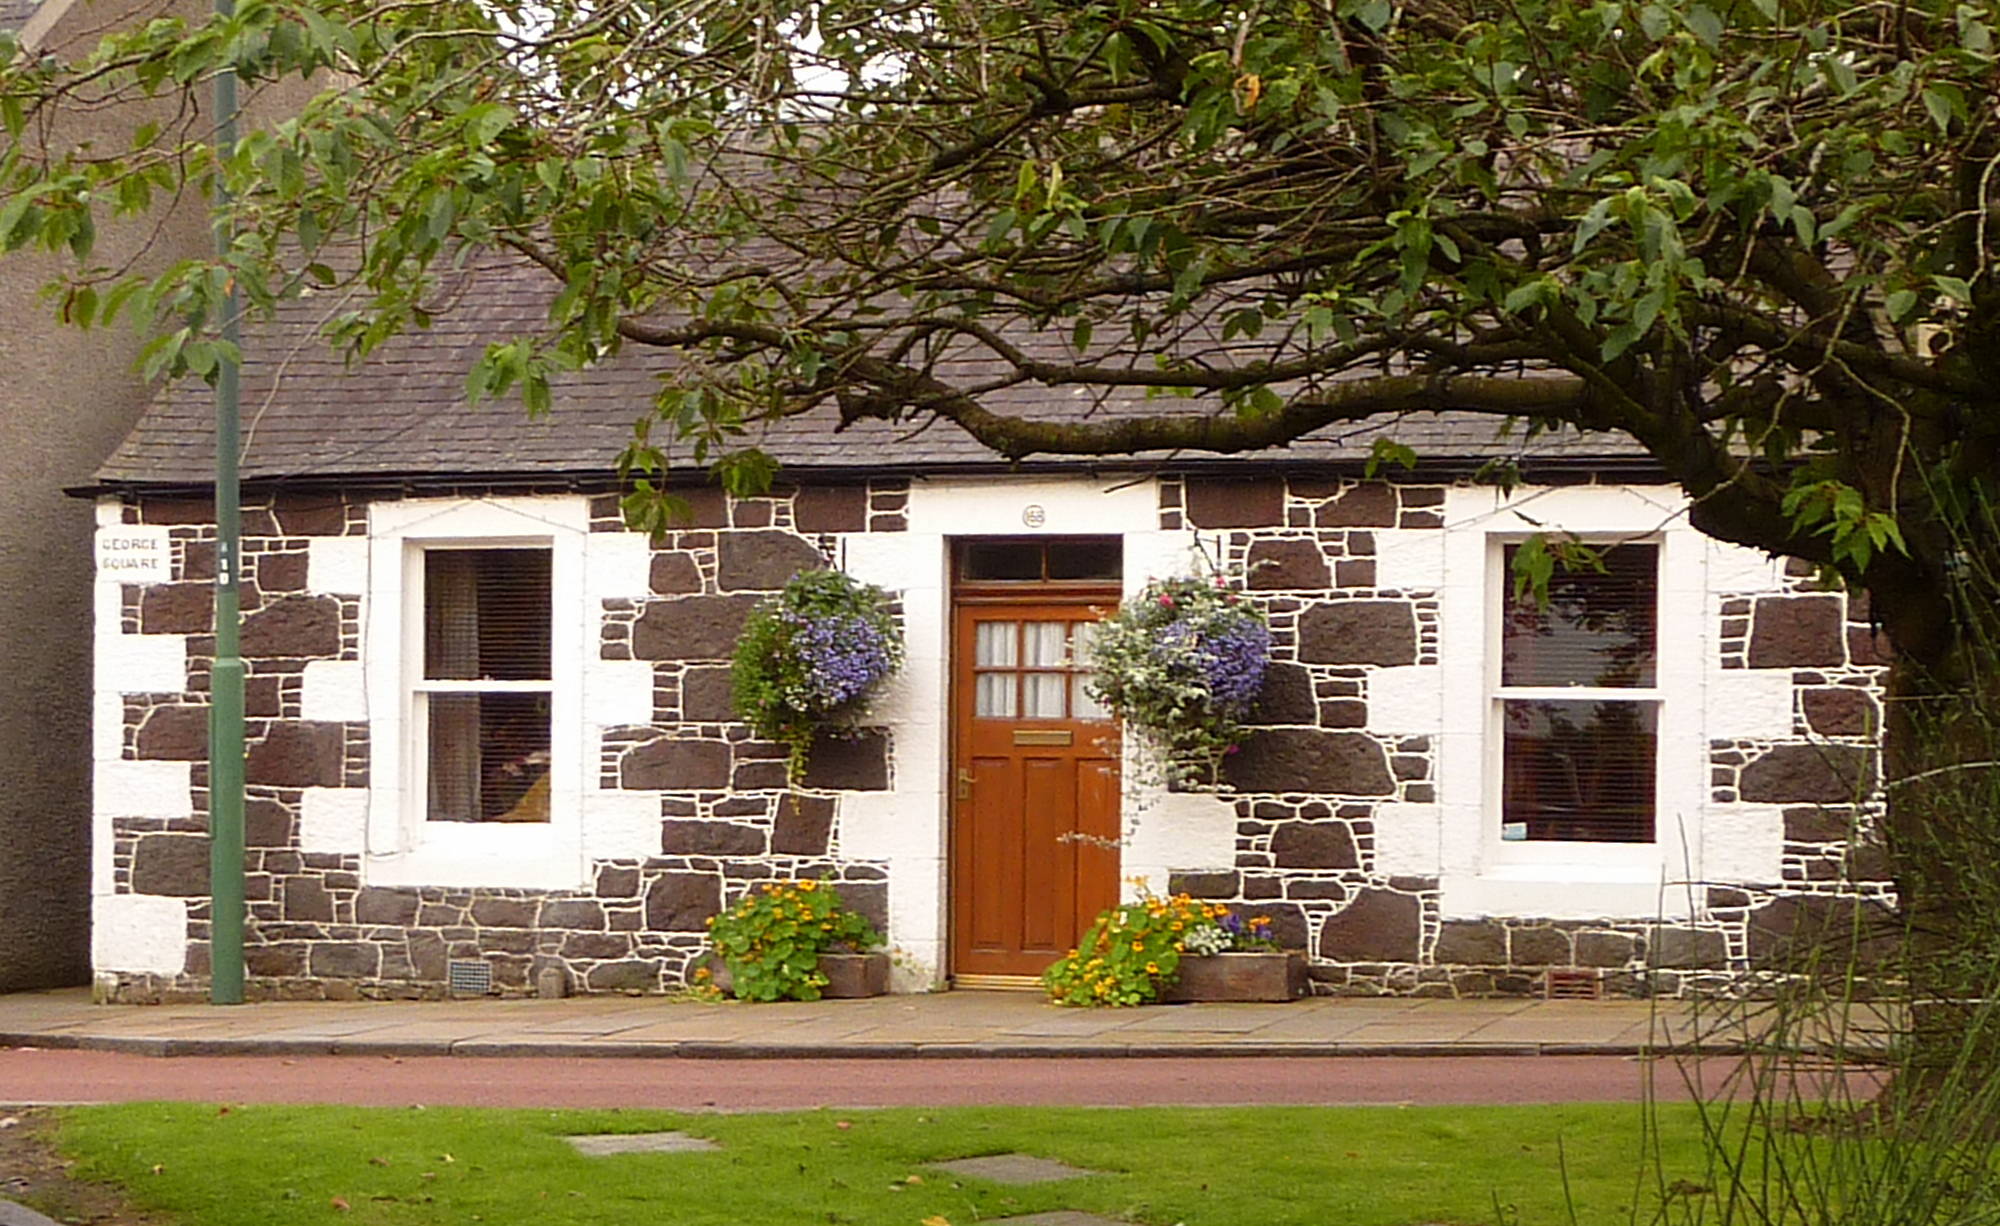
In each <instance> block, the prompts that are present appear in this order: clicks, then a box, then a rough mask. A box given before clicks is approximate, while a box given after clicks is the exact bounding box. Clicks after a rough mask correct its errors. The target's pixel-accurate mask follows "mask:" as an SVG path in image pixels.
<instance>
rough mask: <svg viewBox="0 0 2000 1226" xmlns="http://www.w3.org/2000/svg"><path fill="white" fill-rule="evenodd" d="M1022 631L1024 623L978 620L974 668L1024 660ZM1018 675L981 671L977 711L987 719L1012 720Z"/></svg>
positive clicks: (975, 699) (1008, 666) (976, 693)
mask: <svg viewBox="0 0 2000 1226" xmlns="http://www.w3.org/2000/svg"><path fill="white" fill-rule="evenodd" d="M1020 630H1021V623H1020V622H980V623H978V624H977V625H976V626H975V627H974V628H973V648H972V663H973V667H975V668H982V669H984V668H1006V669H1011V668H1013V667H1014V665H1015V663H1016V662H1017V661H1018V660H1019V659H1020V656H1019V655H1018V654H1017V644H1018V640H1019V636H1020ZM1014 677H1015V674H1014V673H1012V672H1004V673H987V672H982V673H979V674H978V680H977V681H976V683H975V691H974V696H973V714H975V715H977V716H980V717H981V718H984V719H1012V718H1013V717H1014Z"/></svg>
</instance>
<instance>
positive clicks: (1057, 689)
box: [1022, 673, 1069, 719]
mask: <svg viewBox="0 0 2000 1226" xmlns="http://www.w3.org/2000/svg"><path fill="white" fill-rule="evenodd" d="M1026 676H1027V695H1026V701H1025V702H1024V703H1023V708H1024V709H1023V711H1022V714H1023V715H1025V716H1026V717H1027V718H1029V719H1061V718H1062V717H1063V693H1064V691H1066V690H1067V689H1069V674H1068V673H1028V674H1027V675H1026Z"/></svg>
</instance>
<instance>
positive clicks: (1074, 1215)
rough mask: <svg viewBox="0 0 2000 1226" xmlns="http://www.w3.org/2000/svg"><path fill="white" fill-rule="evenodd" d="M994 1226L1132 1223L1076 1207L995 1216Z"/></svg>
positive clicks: (1124, 1225) (1112, 1225) (1119, 1225)
mask: <svg viewBox="0 0 2000 1226" xmlns="http://www.w3.org/2000/svg"><path fill="white" fill-rule="evenodd" d="M993 1226H1131V1223H1129V1222H1121V1221H1119V1220H1118V1219H1117V1218H1109V1217H1099V1216H1097V1215H1096V1214H1095V1213H1080V1212H1078V1211H1077V1210H1075V1209H1057V1210H1055V1211H1054V1212H1052V1213H1031V1214H1029V1215H1028V1216H1027V1217H1003V1218H995V1219H994V1220H993Z"/></svg>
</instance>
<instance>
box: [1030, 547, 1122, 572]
mask: <svg viewBox="0 0 2000 1226" xmlns="http://www.w3.org/2000/svg"><path fill="white" fill-rule="evenodd" d="M1124 574H1125V547H1124V546H1123V545H1121V544H1120V543H1119V542H1117V541H1115V540H1112V541H1050V542H1049V578H1051V579H1119V578H1123V577H1124Z"/></svg>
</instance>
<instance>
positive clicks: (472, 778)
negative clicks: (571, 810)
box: [424, 693, 549, 822]
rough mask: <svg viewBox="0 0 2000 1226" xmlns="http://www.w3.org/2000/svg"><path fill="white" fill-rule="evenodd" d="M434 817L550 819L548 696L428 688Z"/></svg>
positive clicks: (431, 808) (436, 819)
mask: <svg viewBox="0 0 2000 1226" xmlns="http://www.w3.org/2000/svg"><path fill="white" fill-rule="evenodd" d="M424 701H425V702H426V703H428V704H429V706H430V788H429V791H430V801H429V809H428V813H429V817H430V820H432V821H434V822H545V821H548V820H549V696H548V695H547V694H515V693H510V694H428V695H425V696H424Z"/></svg>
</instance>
